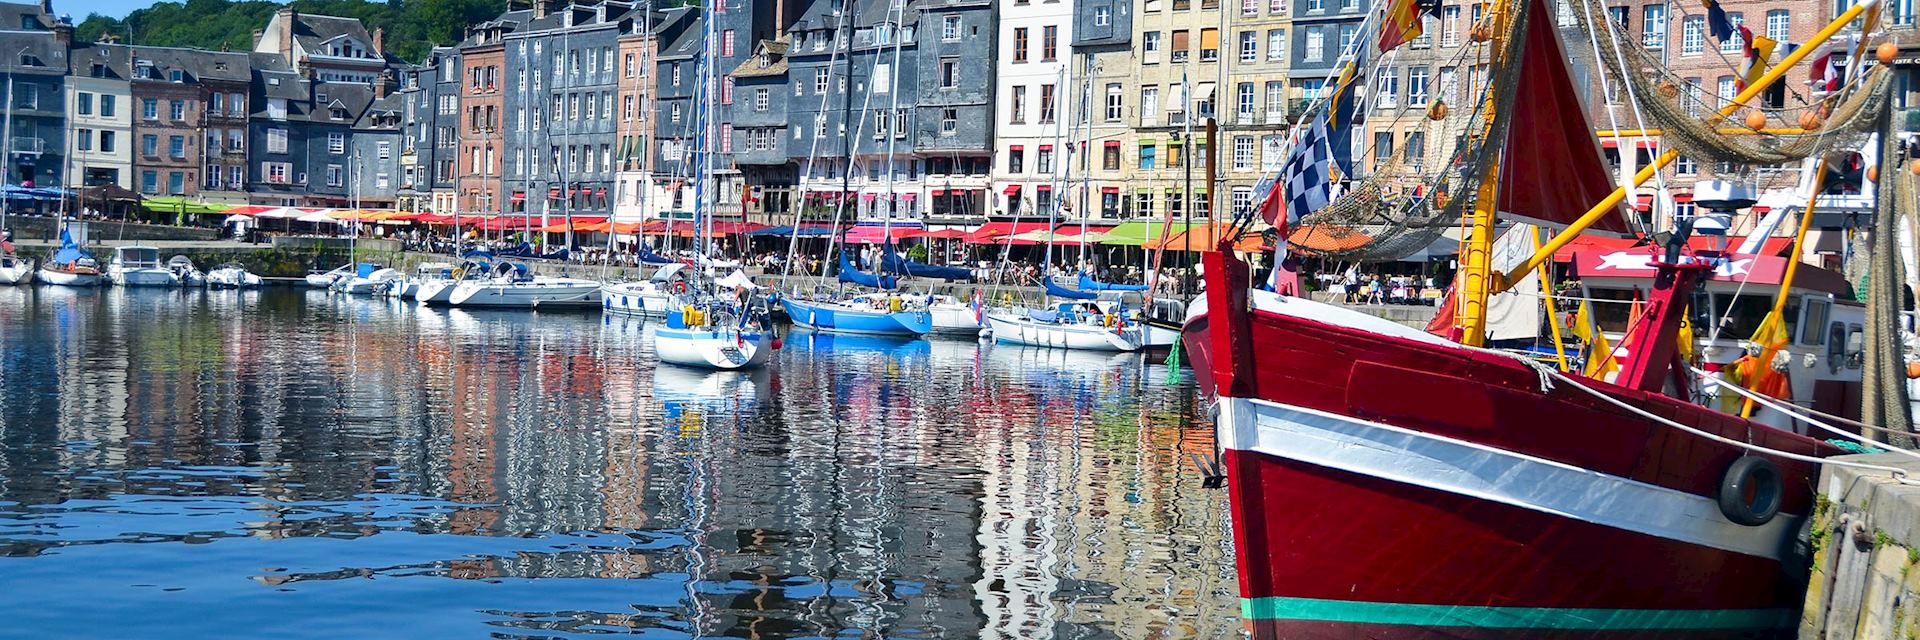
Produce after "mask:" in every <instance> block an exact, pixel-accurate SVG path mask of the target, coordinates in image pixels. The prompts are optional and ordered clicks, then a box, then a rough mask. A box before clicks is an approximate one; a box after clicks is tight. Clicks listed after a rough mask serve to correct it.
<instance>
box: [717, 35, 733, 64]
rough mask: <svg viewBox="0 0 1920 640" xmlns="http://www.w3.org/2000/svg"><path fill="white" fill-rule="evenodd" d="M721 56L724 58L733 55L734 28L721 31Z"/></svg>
mask: <svg viewBox="0 0 1920 640" xmlns="http://www.w3.org/2000/svg"><path fill="white" fill-rule="evenodd" d="M720 57H722V58H731V57H733V30H732V29H727V30H725V31H721V32H720Z"/></svg>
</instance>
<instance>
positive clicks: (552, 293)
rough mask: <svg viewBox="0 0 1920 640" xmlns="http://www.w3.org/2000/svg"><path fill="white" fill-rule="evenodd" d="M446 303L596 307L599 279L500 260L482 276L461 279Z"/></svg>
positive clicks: (463, 304) (597, 303)
mask: <svg viewBox="0 0 1920 640" xmlns="http://www.w3.org/2000/svg"><path fill="white" fill-rule="evenodd" d="M447 304H451V305H453V306H456V307H501V308H518V309H533V308H538V307H598V306H600V282H599V281H597V280H588V279H585V278H568V277H559V276H536V275H534V273H533V270H532V269H529V268H528V267H527V265H525V264H522V263H518V262H502V263H499V264H497V265H494V267H493V269H492V271H491V272H490V273H489V274H488V276H487V277H486V278H482V279H478V280H462V281H460V282H459V283H458V284H455V285H454V287H453V293H452V294H450V295H449V296H448V297H447Z"/></svg>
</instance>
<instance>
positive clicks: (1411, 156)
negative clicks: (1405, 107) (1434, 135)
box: [1401, 131, 1427, 168]
mask: <svg viewBox="0 0 1920 640" xmlns="http://www.w3.org/2000/svg"><path fill="white" fill-rule="evenodd" d="M1401 152H1402V153H1405V154H1406V155H1407V162H1409V163H1411V164H1413V166H1414V167H1416V168H1417V167H1419V166H1420V162H1421V161H1423V160H1426V159H1427V134H1426V133H1423V132H1420V131H1415V132H1413V133H1409V134H1407V143H1406V144H1405V145H1402V151H1401Z"/></svg>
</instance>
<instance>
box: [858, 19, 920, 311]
mask: <svg viewBox="0 0 1920 640" xmlns="http://www.w3.org/2000/svg"><path fill="white" fill-rule="evenodd" d="M893 7H894V9H893V24H891V25H888V26H887V38H888V39H889V40H892V41H893V65H892V67H891V68H890V69H889V70H888V72H887V93H891V94H893V102H892V104H890V105H888V107H887V112H886V113H885V114H884V115H882V118H883V119H885V120H886V121H887V122H890V123H892V125H893V126H890V127H888V128H887V217H886V218H885V219H884V220H883V221H882V222H881V223H880V229H881V233H880V241H881V242H883V243H885V244H884V245H882V246H887V247H891V246H893V213H894V193H893V173H894V166H893V165H894V157H893V153H894V150H893V143H894V141H895V140H898V139H900V131H899V129H900V123H899V122H898V121H897V120H896V119H895V117H894V116H895V115H896V114H898V113H900V33H899V31H900V23H901V22H902V21H904V20H905V17H904V12H905V11H906V3H894V5H893ZM848 59H849V60H851V59H852V57H851V56H849V57H848ZM848 93H852V92H848ZM904 259H905V258H904V256H903V257H902V260H904ZM882 262H885V260H882ZM901 270H902V271H905V270H906V269H905V268H904V265H903V268H902V269H901ZM900 275H908V274H905V273H903V274H900Z"/></svg>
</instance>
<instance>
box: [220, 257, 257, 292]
mask: <svg viewBox="0 0 1920 640" xmlns="http://www.w3.org/2000/svg"><path fill="white" fill-rule="evenodd" d="M207 285H208V286H211V287H214V288H216V289H252V288H254V287H258V286H260V276H257V275H254V274H252V273H249V272H248V271H247V266H246V265H243V264H240V263H238V262H228V263H225V264H222V265H220V266H218V267H214V269H213V270H212V271H209V272H207Z"/></svg>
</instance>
